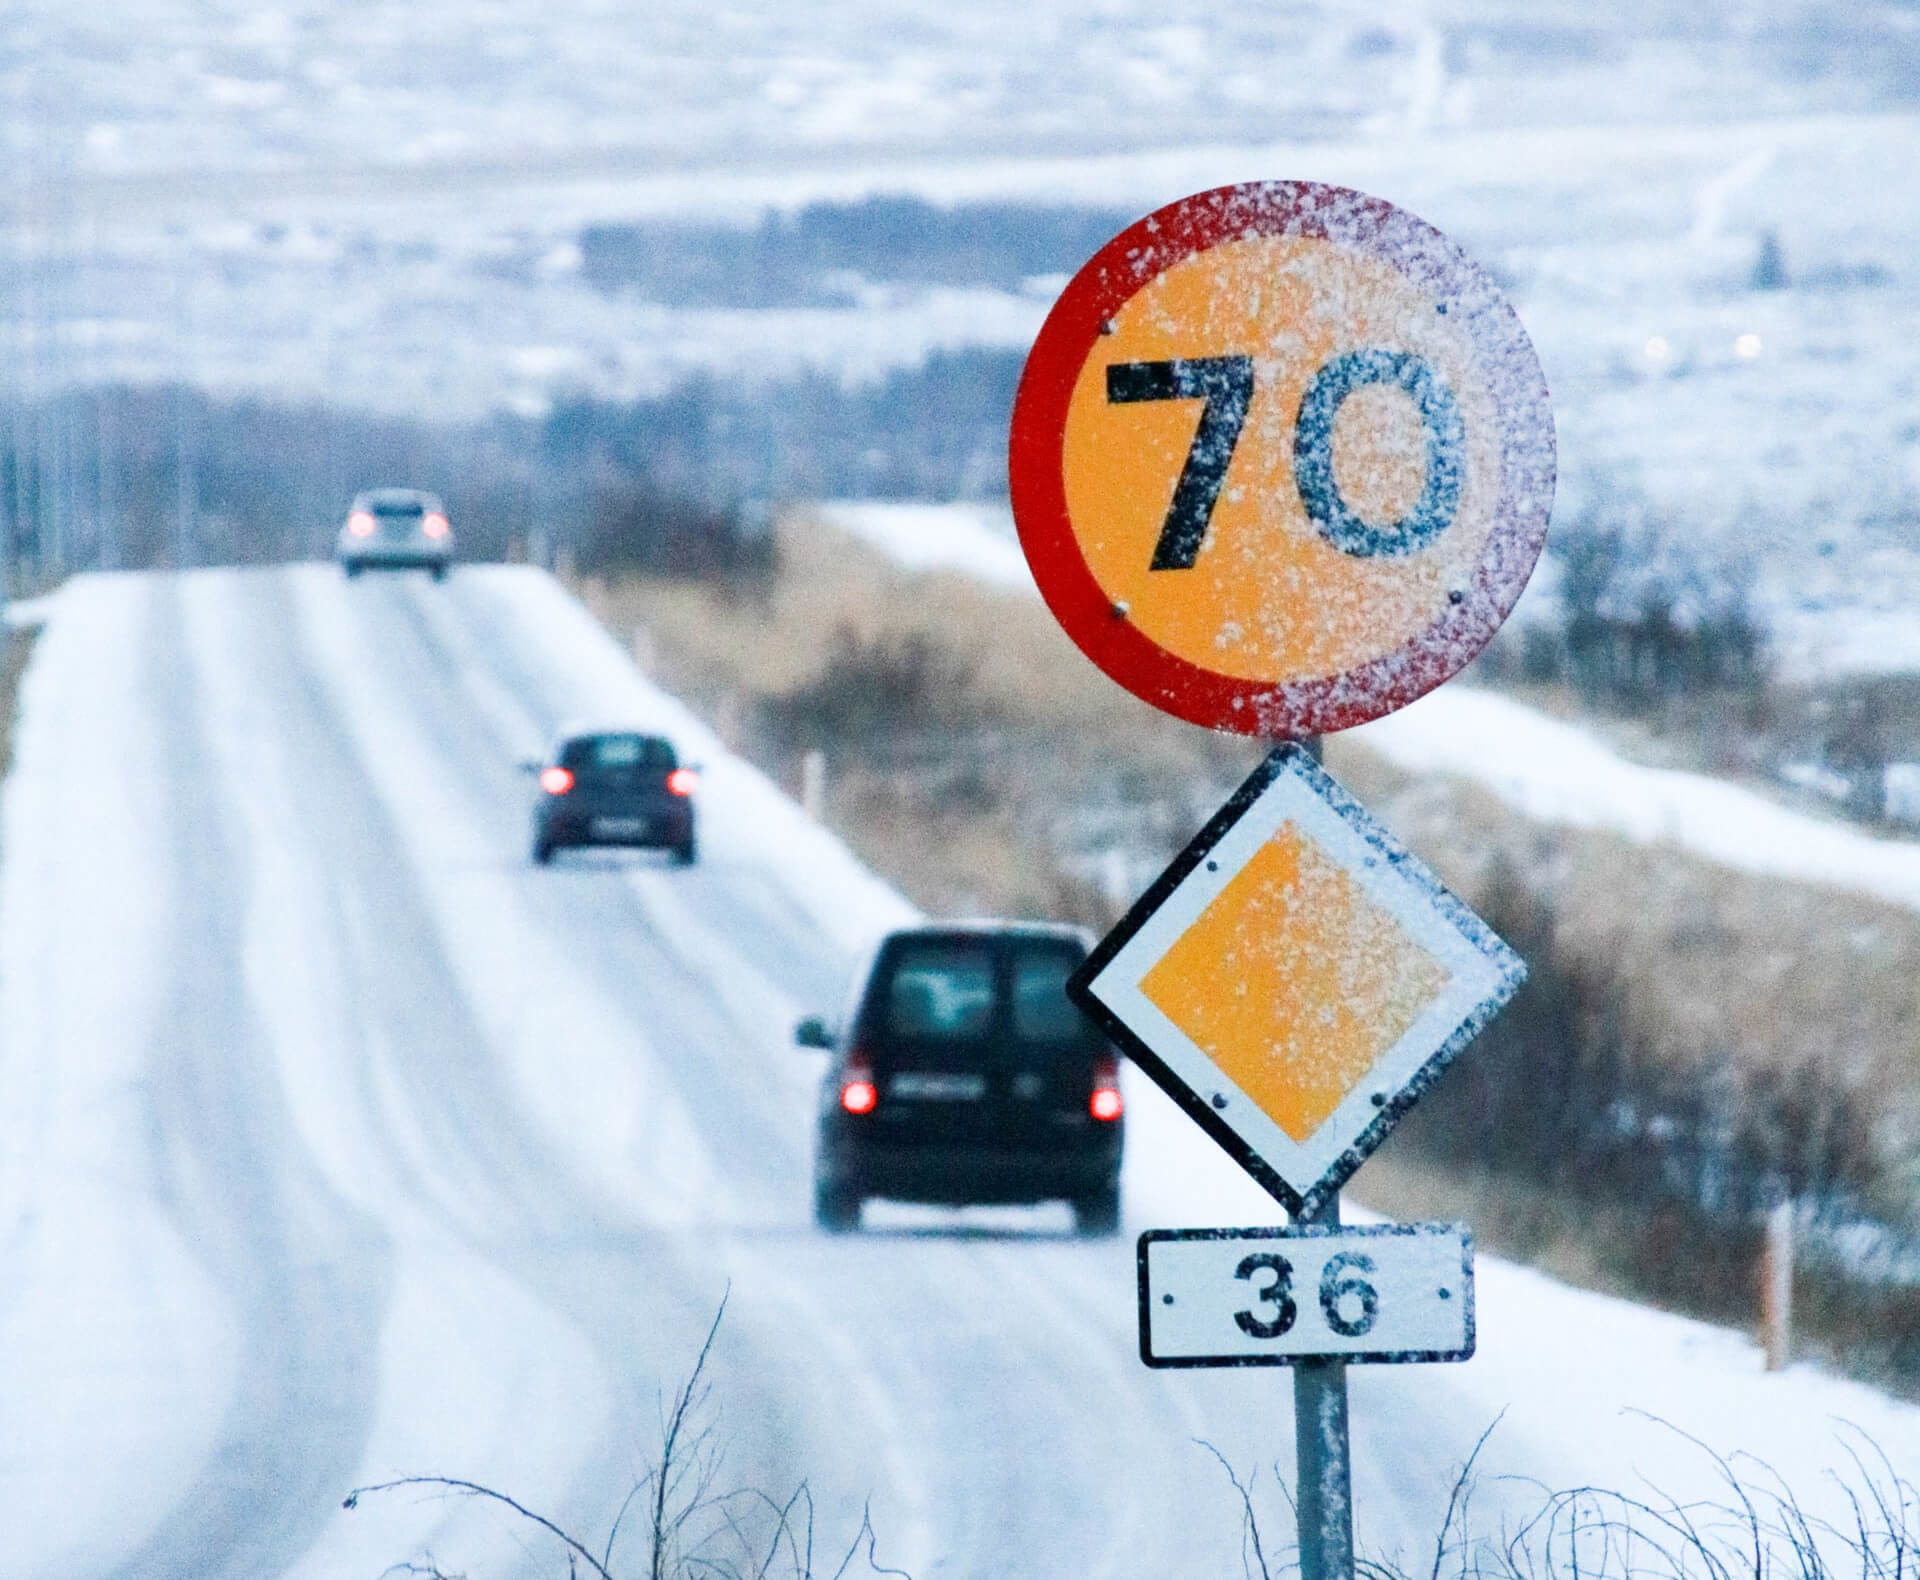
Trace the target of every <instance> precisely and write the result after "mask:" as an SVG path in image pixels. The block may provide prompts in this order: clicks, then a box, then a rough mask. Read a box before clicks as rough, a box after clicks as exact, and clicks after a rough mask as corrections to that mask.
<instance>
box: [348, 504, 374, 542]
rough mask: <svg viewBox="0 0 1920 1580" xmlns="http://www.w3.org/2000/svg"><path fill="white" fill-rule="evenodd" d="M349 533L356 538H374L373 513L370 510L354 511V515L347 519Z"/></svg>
mask: <svg viewBox="0 0 1920 1580" xmlns="http://www.w3.org/2000/svg"><path fill="white" fill-rule="evenodd" d="M347 531H349V532H351V533H352V534H353V535H354V536H355V537H356V538H370V537H372V536H373V512H372V511H370V510H356V511H354V513H353V514H352V515H350V516H348V517H347Z"/></svg>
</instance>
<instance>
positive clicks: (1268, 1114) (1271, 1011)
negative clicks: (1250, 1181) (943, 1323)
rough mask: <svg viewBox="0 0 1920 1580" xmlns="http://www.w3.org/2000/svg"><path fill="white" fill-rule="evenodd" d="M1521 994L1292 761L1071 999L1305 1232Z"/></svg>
mask: <svg viewBox="0 0 1920 1580" xmlns="http://www.w3.org/2000/svg"><path fill="white" fill-rule="evenodd" d="M1525 977H1526V967H1525V965H1524V964H1523V963H1522V962H1521V960H1520V959H1519V957H1518V956H1517V955H1515V954H1514V953H1513V951H1512V950H1511V949H1509V948H1508V947H1507V946H1506V945H1505V944H1504V943H1502V942H1501V941H1500V939H1499V938H1498V937H1496V936H1495V935H1494V933H1493V932H1492V931H1491V930H1490V929H1489V928H1488V927H1487V926H1486V924H1485V923H1483V922H1482V921H1481V920H1480V919H1479V917H1477V916H1475V915H1474V914H1473V912H1472V911H1471V910H1469V909H1468V908H1467V906H1466V905H1465V904H1464V903H1463V902H1462V901H1461V900H1460V899H1458V898H1457V897H1456V896H1455V895H1453V894H1452V893H1451V892H1449V891H1448V890H1447V888H1446V887H1445V886H1444V885H1443V884H1442V883H1441V882H1440V881H1439V879H1437V878H1436V877H1434V875H1433V874H1432V873H1431V872H1429V871H1428V870H1427V868H1426V867H1424V866H1423V865H1422V864H1421V863H1420V862H1419V861H1418V860H1417V859H1416V858H1415V857H1414V856H1413V855H1412V853H1411V852H1409V851H1408V850H1406V849H1405V847H1403V846H1401V845H1400V844H1398V843H1397V842H1396V841H1395V840H1394V839H1393V838H1392V836H1391V835H1389V834H1388V833H1387V832H1386V830H1384V829H1383V828H1381V827H1380V825H1379V824H1377V823H1375V822H1374V821H1373V819H1372V818H1370V817H1368V816H1367V814H1366V812H1365V811H1364V810H1362V808H1361V807H1360V805H1359V803H1358V802H1356V801H1355V800H1354V799H1353V798H1352V797H1351V796H1350V795H1348V794H1347V793H1346V791H1345V790H1343V789H1341V787H1340V786H1339V785H1338V784H1337V783H1335V781H1334V780H1333V779H1332V778H1331V777H1330V776H1329V775H1328V774H1327V773H1326V772H1325V770H1323V769H1322V768H1321V767H1320V765H1319V764H1318V763H1316V762H1315V761H1314V760H1313V758H1312V757H1311V756H1310V755H1309V754H1308V752H1307V751H1306V749H1305V748H1304V747H1301V746H1298V745H1294V744H1291V743H1289V744H1286V745H1282V746H1280V747H1278V748H1276V749H1275V750H1274V752H1273V753H1272V754H1271V755H1270V756H1269V757H1268V758H1267V760H1266V761H1265V762H1263V763H1262V764H1261V765H1260V767H1259V768H1257V769H1256V770H1255V771H1254V773H1253V774H1252V776H1251V777H1250V778H1249V779H1248V780H1247V782H1246V783H1245V784H1243V785H1242V786H1241V787H1240V789H1239V790H1238V791H1236V792H1235V793H1234V795H1233V797H1232V799H1230V800H1229V801H1228V802H1227V804H1226V805H1225V806H1224V807H1222V808H1221V809H1220V811H1219V812H1218V813H1217V814H1215V816H1214V818H1213V820H1212V821H1211V822H1210V823H1208V824H1207V826H1206V827H1205V828H1204V829H1202V830H1201V831H1200V833H1199V834H1198V835H1197V836H1196V837H1195V838H1194V840H1193V842H1192V843H1191V844H1190V845H1188V846H1187V848H1186V850H1185V851H1183V852H1182V853H1181V854H1180V856H1179V857H1178V858H1177V859H1176V860H1175V861H1174V863H1173V864H1172V865H1171V866H1170V867H1168V868H1167V870H1166V871H1165V872H1164V873H1162V874H1161V876H1160V878H1159V879H1158V880H1157V881H1156V882H1155V883H1154V885H1153V886H1152V887H1151V888H1150V889H1148V890H1147V892H1146V893H1145V894H1144V895H1142V896H1141V897H1140V900H1139V901H1138V903H1136V904H1135V905H1134V907H1133V909H1132V910H1131V911H1129V912H1128V913H1127V915H1126V916H1125V917H1124V918H1123V919H1122V920H1121V922H1120V924H1119V925H1118V926H1117V927H1115V928H1114V930H1113V931H1112V932H1111V933H1109V934H1108V935H1107V936H1106V937H1105V938H1104V939H1102V940H1101V942H1100V943H1099V945H1098V946H1097V947H1096V948H1095V949H1094V951H1093V953H1092V954H1091V955H1089V956H1088V957H1087V959H1086V961H1085V962H1084V963H1083V964H1082V965H1081V966H1080V967H1079V968H1078V969H1077V970H1076V971H1075V972H1074V974H1073V976H1072V977H1071V978H1069V980H1068V983H1067V992H1068V994H1069V996H1071V997H1072V999H1073V1000H1074V1002H1075V1003H1077V1004H1078V1005H1079V1006H1080V1007H1081V1009H1082V1010H1084V1011H1085V1012H1086V1013H1087V1014H1088V1015H1089V1016H1091V1017H1092V1018H1093V1020H1095V1021H1096V1022H1097V1023H1098V1024H1099V1025H1100V1027H1101V1029H1102V1030H1104V1031H1105V1032H1106V1034H1107V1035H1108V1036H1109V1037H1110V1038H1112V1039H1113V1041H1114V1042H1116V1043H1117V1044H1118V1045H1119V1046H1120V1047H1122V1048H1124V1049H1125V1050H1126V1052H1127V1053H1128V1054H1129V1055H1130V1056H1131V1057H1132V1059H1133V1060H1134V1062H1135V1063H1136V1064H1138V1065H1139V1066H1140V1067H1141V1068H1142V1069H1144V1070H1145V1071H1146V1072H1147V1073H1148V1074H1149V1075H1151V1076H1152V1077H1153V1078H1154V1080H1155V1081H1157V1082H1158V1083H1159V1084H1160V1085H1161V1086H1162V1087H1163V1088H1164V1089H1165V1090H1166V1091H1167V1093H1168V1094H1169V1095H1170V1096H1171V1097H1172V1098H1173V1100H1174V1101H1175V1102H1176V1103H1178V1104H1179V1105H1180V1106H1181V1107H1182V1108H1183V1109H1185V1110H1186V1112H1187V1113H1188V1114H1189V1115H1191V1116H1192V1117H1193V1118H1194V1119H1195V1120H1196V1121H1197V1122H1198V1123H1199V1124H1200V1125H1201V1127H1202V1128H1203V1129H1205V1130H1206V1131H1207V1133H1208V1134H1209V1135H1211V1136H1213V1138H1214V1139H1215V1140H1216V1141H1218V1142H1219V1143H1220V1144H1221V1146H1223V1147H1224V1148H1225V1149H1226V1150H1227V1152H1228V1153H1230V1154H1231V1155H1232V1156H1233V1157H1234V1158H1235V1160H1236V1161H1238V1162H1239V1163H1240V1165H1241V1166H1242V1167H1243V1168H1245V1169H1246V1170H1247V1171H1248V1172H1249V1173H1250V1174H1252V1175H1253V1177H1254V1178H1255V1179H1256V1180H1258V1181H1259V1182H1260V1183H1261V1184H1262V1185H1263V1186H1265V1187H1266V1188H1267V1189H1268V1190H1269V1191H1270V1192H1271V1193H1272V1194H1273V1195H1275V1196H1277V1197H1278V1198H1279V1199H1280V1200H1281V1201H1282V1202H1284V1203H1285V1204H1286V1205H1287V1206H1288V1208H1289V1209H1290V1210H1291V1211H1293V1212H1294V1213H1295V1214H1296V1216H1300V1217H1307V1218H1310V1217H1312V1216H1313V1215H1314V1214H1315V1213H1317V1212H1318V1211H1319V1210H1320V1208H1321V1206H1322V1205H1323V1204H1325V1203H1326V1202H1327V1201H1328V1200H1329V1199H1330V1198H1331V1197H1332V1196H1333V1195H1334V1193H1335V1192H1337V1191H1338V1190H1339V1188H1340V1186H1341V1184H1342V1183H1343V1182H1344V1181H1345V1180H1346V1179H1347V1178H1348V1176H1349V1175H1351V1174H1352V1173H1353V1171H1354V1170H1355V1169H1357V1168H1358V1167H1359V1166H1360V1164H1361V1163H1362V1161H1364V1160H1365V1158H1366V1157H1367V1155H1368V1154H1369V1153H1371V1152H1372V1151H1373V1150H1374V1148H1375V1147H1377V1146H1378V1145H1379V1144H1380V1142H1381V1141H1383V1140H1384V1139H1385V1138H1386V1136H1387V1133H1388V1132H1389V1131H1390V1130H1391V1129H1392V1128H1393V1126H1394V1124H1395V1123H1396V1122H1397V1121H1398V1120H1399V1118H1400V1116H1401V1115H1402V1114H1404V1113H1405V1112H1406V1111H1407V1110H1408V1109H1409V1108H1411V1107H1412V1106H1413V1105H1414V1103H1415V1102H1417V1101H1418V1100H1419V1098H1420V1095H1421V1094H1422V1093H1423V1092H1424V1091H1425V1090H1426V1089H1427V1087H1428V1086H1429V1085H1430V1084H1431V1083H1432V1082H1433V1080H1434V1079H1435V1078H1436V1077H1437V1076H1438V1075H1439V1074H1440V1072H1441V1071H1442V1070H1444V1069H1445V1068H1446V1066H1447V1065H1448V1064H1449V1063H1450V1062H1451V1061H1452V1059H1453V1058H1454V1056H1455V1055H1456V1054H1457V1053H1459V1051H1460V1050H1461V1049H1462V1048H1464V1047H1465V1046H1466V1045H1467V1043H1468V1042H1470V1041H1471V1040H1472V1039H1473V1037H1474V1036H1475V1035H1477V1034H1478V1032H1479V1031H1480V1028H1481V1027H1482V1026H1484V1025H1485V1024H1486V1023H1487V1021H1488V1020H1490V1019H1491V1018H1492V1017H1493V1015H1494V1013H1495V1011H1497V1010H1498V1009H1499V1008H1500V1006H1501V1005H1502V1004H1504V1003H1505V1002H1506V1001H1507V1000H1508V999H1509V998H1511V997H1512V996H1513V993H1514V992H1515V990H1516V989H1517V988H1518V987H1519V986H1520V983H1521V982H1522V981H1523V980H1524V979H1525Z"/></svg>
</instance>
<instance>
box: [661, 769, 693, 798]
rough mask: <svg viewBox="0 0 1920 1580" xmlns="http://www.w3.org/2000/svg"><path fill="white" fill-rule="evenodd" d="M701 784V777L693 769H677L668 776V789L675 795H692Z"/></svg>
mask: <svg viewBox="0 0 1920 1580" xmlns="http://www.w3.org/2000/svg"><path fill="white" fill-rule="evenodd" d="M699 782H700V776H699V775H698V774H697V773H695V772H694V771H693V770H692V769H691V768H676V769H674V771H673V772H672V773H670V774H668V775H667V788H668V789H669V790H671V791H672V792H673V793H674V794H675V795H692V794H693V787H694V786H695V785H697V784H698V783H699Z"/></svg>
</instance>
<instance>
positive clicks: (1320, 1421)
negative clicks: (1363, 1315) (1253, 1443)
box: [1293, 1191, 1353, 1580]
mask: <svg viewBox="0 0 1920 1580" xmlns="http://www.w3.org/2000/svg"><path fill="white" fill-rule="evenodd" d="M1299 1221H1302V1222H1310V1223H1312V1224H1313V1225H1315V1226H1316V1227H1318V1226H1325V1227H1329V1228H1338V1227H1339V1224H1340V1195H1339V1192H1337V1191H1336V1192H1335V1193H1334V1194H1333V1195H1332V1196H1330V1197H1328V1198H1327V1202H1326V1205H1325V1206H1324V1207H1322V1208H1321V1209H1320V1211H1319V1212H1318V1213H1316V1214H1315V1215H1314V1216H1313V1218H1311V1219H1309V1220H1299ZM1293 1453H1294V1491H1293V1498H1294V1503H1295V1506H1296V1511H1297V1512H1296V1518H1297V1520H1298V1522H1299V1527H1300V1580H1352V1575H1353V1454H1352V1439H1351V1437H1350V1436H1349V1434H1348V1431H1347V1363H1346V1362H1345V1361H1343V1360H1336V1359H1335V1358H1333V1357H1332V1356H1321V1357H1316V1358H1313V1359H1310V1360H1304V1361H1302V1362H1301V1363H1300V1364H1299V1365H1298V1366H1296V1367H1295V1368H1294V1371H1293Z"/></svg>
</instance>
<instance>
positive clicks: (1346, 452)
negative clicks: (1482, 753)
mask: <svg viewBox="0 0 1920 1580" xmlns="http://www.w3.org/2000/svg"><path fill="white" fill-rule="evenodd" d="M1009 460H1010V465H1009V475H1010V483H1011V491H1012V498H1013V506H1014V516H1015V520H1016V523H1017V525H1018V527H1019V531H1020V538H1021V543H1022V545H1023V546H1024V548H1025V550H1026V553H1027V558H1028V561H1029V563H1030V564H1031V565H1032V567H1033V572H1034V577H1035V579H1036V581H1037V582H1038V583H1039V587H1040V591H1041V594H1042V596H1043V597H1045V599H1046V601H1047V604H1048V607H1049V608H1051V609H1052V611H1053V613H1054V615H1055V616H1056V617H1057V618H1058V619H1059V621H1060V623H1061V624H1062V625H1063V626H1064V627H1065V628H1066V630H1067V632H1068V634H1069V635H1070V636H1072V638H1073V639H1074V641H1075V642H1076V643H1078V644H1079V646H1080V648H1081V649H1082V650H1083V651H1084V652H1085V653H1086V655H1087V656H1088V657H1089V658H1090V659H1092V660H1093V662H1094V663H1095V664H1097V665H1098V666H1099V667H1100V668H1101V669H1103V670H1105V671H1106V673H1107V674H1108V675H1109V676H1111V677H1112V678H1113V679H1114V680H1116V681H1118V682H1119V683H1120V684H1121V685H1123V686H1125V687H1127V688H1128V689H1129V690H1130V691H1133V692H1134V693H1135V694H1137V695H1138V696H1140V697H1143V698H1144V699H1145V700H1147V701H1148V702H1151V703H1152V704H1154V706H1156V707H1159V708H1162V709H1164V710H1166V711H1167V712H1169V713H1173V714H1176V715H1178V716H1179V717H1181V718H1184V719H1188V720H1191V721H1192V722H1194V723H1196V724H1202V725H1206V726H1208V727H1210V728H1214V729H1227V730H1235V731H1239V732H1241V733H1245V734H1250V735H1264V736H1272V737H1289V738H1297V737H1300V736H1303V735H1310V734H1317V733H1321V732H1326V731H1333V730H1340V729H1346V728H1348V727H1350V726H1352V725H1355V724H1360V723H1364V722H1365V721H1366V720H1368V719H1371V718H1376V717H1378V716H1379V715H1381V714H1384V713H1388V712H1391V711H1392V710H1393V709H1395V708H1398V707H1402V706H1404V705H1405V704H1407V703H1409V702H1411V701H1413V700H1414V699H1415V698H1416V697H1419V696H1421V695H1422V694H1424V693H1425V692H1427V691H1429V690H1431V689H1432V688H1433V687H1435V686H1437V685H1438V684H1440V682H1442V681H1443V680H1446V679H1447V678H1448V677H1449V676H1451V675H1453V674H1455V673H1456V672H1458V671H1459V670H1460V669H1461V668H1462V666H1464V665H1465V664H1466V663H1467V662H1468V660H1470V659H1471V658H1472V657H1473V656H1474V655H1475V654H1476V653H1478V652H1479V651H1480V649H1481V648H1482V647H1484V646H1485V645H1486V643H1487V641H1488V640H1489V639H1490V638H1491V637H1492V635H1493V633H1494V631H1495V630H1496V629H1497V628H1498V627H1499V625H1500V623H1501V622H1502V621H1503V620H1504V619H1505V618H1506V616H1507V613H1508V611H1509V610H1511V609H1512V607H1513V604H1514V601H1515V600H1516V599H1517V598H1518V597H1519V595H1520V590H1521V588H1522V587H1523V586H1524V585H1525V584H1526V580H1527V577H1528V575H1529V574H1530V573H1531V571H1532V569H1533V565H1534V562H1535V561H1536V560H1537V559H1538V557H1539V554H1540V550H1541V546H1542V544H1543V542H1544V540H1545V535H1546V527H1547V515H1548V511H1549V508H1550V506H1551V504H1552V499H1553V484H1554V435H1553V417H1552V410H1551V407H1550V404H1549V402H1548V399H1547V389H1546V382H1545V380H1544V378H1543V377H1542V375H1541V371H1540V365H1539V362H1538V360H1537V359H1536V358H1535V356H1534V353H1533V347H1532V344H1531V342H1530V341H1529V340H1528V339H1527V335H1526V332H1525V330H1524V329H1522V328H1521V326H1520V321H1519V319H1518V318H1517V317H1516V316H1515V315H1514V312H1513V310H1512V308H1510V307H1509V306H1508V305H1507V303H1506V301H1505V300H1504V298H1503V297H1502V296H1501V294H1500V292H1499V290H1498V288H1497V287H1496V286H1495V285H1494V284H1493V282H1492V281H1491V280H1490V279H1489V278H1488V277H1487V275H1486V274H1485V273H1484V272H1483V271H1482V270H1481V269H1480V268H1479V267H1478V266H1477V265H1475V264H1474V263H1473V262H1472V260H1471V259H1469V258H1468V257H1467V256H1466V255H1465V254H1464V253H1462V252H1461V251H1460V249H1459V248H1458V247H1456V246H1455V245H1454V244H1453V243H1452V242H1451V241H1449V240H1448V239H1447V238H1446V237H1445V236H1443V235H1441V233H1440V232H1439V231H1437V230H1435V229H1433V227H1431V226H1430V225H1427V224H1425V223H1424V222H1423V221H1421V220H1418V219H1416V218H1414V216H1412V215H1411V214H1408V213H1406V212H1405V211H1403V210H1401V209H1397V208H1395V207H1394V206H1393V205H1391V204H1389V203H1386V202H1383V201H1381V200H1380V199H1378V198H1372V197H1367V196H1365V195H1363V194H1361V193H1358V192H1353V191H1349V190H1347V189H1345V188H1341V187H1332V186H1323V185H1320V184H1317V183H1314V182H1307V181H1273V182H1258V183H1253V184H1250V185H1245V186H1235V187H1223V188H1219V189H1217V190H1215V191H1211V192H1202V193H1199V194H1198V195H1196V196H1194V197H1190V198H1185V199H1182V200H1181V201H1180V202H1178V203H1174V204H1171V205H1170V206H1168V207H1166V208H1163V209H1161V210H1159V211H1158V212H1157V213H1155V214H1151V215H1149V216H1148V217H1147V218H1146V219H1144V220H1141V221H1140V222H1139V223H1138V224H1137V225H1134V226H1132V227H1131V228H1129V229H1128V230H1126V231H1124V232H1122V233H1121V234H1120V235H1119V236H1117V237H1115V238H1114V239H1113V240H1112V241H1111V242H1109V243H1108V244H1107V245H1106V246H1105V247H1103V248H1102V249H1101V250H1100V251H1099V252H1098V253H1097V254H1096V255H1095V256H1094V257H1093V258H1092V260H1091V261H1089V262H1088V263H1087V265H1086V266H1085V267H1084V268H1082V269H1081V270H1080V272H1079V273H1078V274H1077V275H1075V277H1074V279H1073V281H1072V282H1071V283H1070V284H1069V285H1068V286H1067V288H1066V290H1065V291H1064V292H1063V293H1062V295H1061V297H1060V299H1059V301H1058V302H1057V303H1055V305H1054V307H1053V310H1052V312H1051V313H1049V314H1048V316H1047V320H1046V323H1045V325H1044V326H1043V327H1042V329H1041V331H1040V334H1039V337H1038V338H1037V339H1036V341H1035V343H1034V347H1033V350H1032V352H1031V354H1030V355H1029V357H1028V359H1027V364H1026V369H1025V372H1024V373H1023V375H1022V377H1021V382H1020V389H1019V394H1018V397H1017V398H1016V401H1015V405H1014V415H1013V428H1012V433H1011V437H1010V441H1009Z"/></svg>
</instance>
